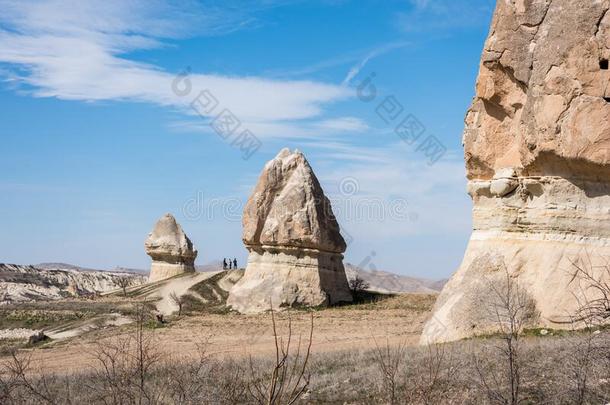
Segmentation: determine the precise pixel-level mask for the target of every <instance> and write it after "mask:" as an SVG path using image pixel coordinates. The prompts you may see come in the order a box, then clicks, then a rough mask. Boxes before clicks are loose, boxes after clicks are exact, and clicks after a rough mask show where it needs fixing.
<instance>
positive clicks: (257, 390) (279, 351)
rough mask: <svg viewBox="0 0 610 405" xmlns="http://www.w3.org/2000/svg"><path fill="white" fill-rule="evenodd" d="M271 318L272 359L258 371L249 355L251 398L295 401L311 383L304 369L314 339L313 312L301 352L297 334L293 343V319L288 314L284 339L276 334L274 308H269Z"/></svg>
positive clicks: (269, 402)
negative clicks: (269, 366)
mask: <svg viewBox="0 0 610 405" xmlns="http://www.w3.org/2000/svg"><path fill="white" fill-rule="evenodd" d="M271 322H272V324H273V338H274V343H275V361H274V362H273V364H272V365H271V369H270V370H269V371H266V372H263V373H261V372H259V371H257V370H256V367H255V365H254V361H253V359H252V357H250V362H249V366H250V376H251V378H250V382H249V383H248V393H249V394H250V397H251V398H252V400H254V401H255V402H256V403H258V404H266V405H280V404H282V405H284V404H286V405H290V404H294V403H296V402H297V401H298V400H299V399H300V398H301V397H302V396H303V394H305V392H306V391H307V389H308V387H309V383H310V374H306V371H307V364H308V362H309V358H310V355H311V344H312V342H313V313H312V314H311V325H310V329H309V341H308V343H307V348H306V350H305V352H304V353H302V340H301V337H300V336H299V339H298V342H297V344H296V345H294V346H293V341H292V339H293V336H292V335H293V333H292V320H291V319H290V318H288V337H287V338H286V342H284V339H283V338H282V337H280V336H279V335H278V332H277V327H276V322H275V314H274V311H273V310H271ZM261 374H262V375H261Z"/></svg>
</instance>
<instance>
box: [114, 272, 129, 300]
mask: <svg viewBox="0 0 610 405" xmlns="http://www.w3.org/2000/svg"><path fill="white" fill-rule="evenodd" d="M132 281H133V280H132V279H131V277H127V276H119V277H117V278H116V285H118V286H119V287H120V288H121V289H122V290H123V296H124V297H127V287H129V286H130V285H131V283H132Z"/></svg>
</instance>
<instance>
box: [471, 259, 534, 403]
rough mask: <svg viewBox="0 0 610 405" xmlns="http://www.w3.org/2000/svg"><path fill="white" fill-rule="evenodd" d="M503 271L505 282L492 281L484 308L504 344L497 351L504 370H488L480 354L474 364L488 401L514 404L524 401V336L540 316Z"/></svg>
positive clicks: (531, 302) (528, 297) (497, 347)
mask: <svg viewBox="0 0 610 405" xmlns="http://www.w3.org/2000/svg"><path fill="white" fill-rule="evenodd" d="M501 270H502V273H503V279H502V280H494V281H492V280H489V283H488V286H489V289H490V291H491V295H490V297H489V300H488V302H484V303H483V305H485V308H486V309H487V310H488V311H489V315H490V316H491V320H492V321H493V322H494V323H495V327H496V329H497V332H498V333H499V338H500V339H501V344H500V345H496V346H495V347H494V348H495V351H496V352H497V354H498V355H499V356H500V361H501V364H502V366H503V367H501V369H500V371H499V373H497V372H496V371H494V370H491V369H489V368H488V367H485V365H484V364H483V361H482V359H481V358H477V354H475V358H474V365H475V368H476V370H477V374H478V376H479V378H480V383H481V384H482V385H483V387H484V388H485V391H486V392H487V395H488V399H489V400H490V401H491V402H494V403H501V404H511V405H513V404H518V403H520V402H522V401H523V400H524V398H523V393H522V391H521V389H522V382H523V381H522V371H523V366H524V363H525V362H524V359H523V358H522V356H521V333H522V332H523V330H524V328H525V326H526V325H527V324H528V323H530V322H531V321H532V320H533V319H535V318H536V317H537V312H536V307H535V303H534V302H533V300H532V299H531V298H530V296H529V295H528V294H527V292H526V291H525V290H524V289H523V288H521V286H520V285H519V283H518V282H517V280H515V279H514V278H513V277H511V275H510V273H509V271H508V269H507V268H506V265H505V264H502V266H501ZM498 374H499V375H498Z"/></svg>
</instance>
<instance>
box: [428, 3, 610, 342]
mask: <svg viewBox="0 0 610 405" xmlns="http://www.w3.org/2000/svg"><path fill="white" fill-rule="evenodd" d="M609 8H610V1H608V0H599V1H591V0H553V1H551V0H512V1H498V2H497V6H496V11H495V15H494V19H493V22H492V27H491V31H490V34H489V37H488V39H487V42H486V44H485V49H484V51H483V56H482V60H481V66H480V73H479V78H478V81H477V85H476V97H475V99H474V101H473V103H472V106H471V108H470V110H469V111H468V113H467V116H466V129H465V132H464V139H463V141H464V149H465V160H466V168H467V176H468V179H469V185H468V192H469V194H470V195H471V197H472V199H473V203H474V209H473V226H474V230H473V234H472V237H471V240H470V243H469V246H468V249H467V252H466V254H465V257H464V261H463V263H462V265H461V267H460V268H459V270H458V271H457V272H456V273H455V274H454V276H453V277H452V279H451V280H450V281H449V283H448V284H447V285H446V287H445V289H444V290H443V292H442V293H441V295H440V297H439V299H438V302H437V304H436V307H435V312H434V316H433V318H432V319H431V320H430V321H429V322H428V324H427V325H426V327H425V329H424V332H423V335H422V343H427V342H439V341H448V340H455V339H460V338H463V337H467V336H471V335H474V334H478V333H486V332H487V331H489V330H491V329H493V326H494V325H492V324H490V323H489V322H488V321H485V320H484V317H483V316H482V313H481V311H482V308H481V304H480V302H481V298H482V297H484V296H485V295H486V294H489V291H488V289H486V287H485V283H484V282H483V279H485V280H487V279H491V280H494V279H499V278H500V277H501V276H502V275H501V273H502V272H501V271H499V270H498V269H499V268H501V267H502V268H503V266H504V265H505V266H506V268H507V269H508V271H509V273H510V275H511V277H513V278H514V279H516V280H518V282H519V284H521V285H522V286H523V287H524V288H525V289H526V290H527V292H528V294H529V295H530V296H531V298H532V299H533V300H534V302H535V304H536V309H537V310H538V311H539V314H540V317H539V319H538V320H537V321H536V322H537V324H539V325H540V326H545V327H546V326H548V327H551V328H561V327H566V325H568V323H567V322H568V320H569V318H570V316H571V315H574V313H575V311H576V310H577V307H578V305H579V304H578V302H577V299H576V297H579V299H580V300H582V298H584V297H582V296H581V294H582V288H581V287H582V286H579V285H578V283H574V282H572V283H570V281H571V278H572V274H573V271H574V267H573V264H572V262H573V261H577V260H582V259H583V258H584V257H591V260H592V261H593V262H594V263H595V262H598V261H600V260H602V258H603V257H608V255H610V104H609V102H608V101H607V100H606V99H605V98H607V97H610V86H608V84H609V83H610V70H608V69H607V60H608V59H609V58H610V13H608V10H609ZM498 262H501V263H503V265H502V266H499V265H497V263H498ZM477 301H478V302H479V304H476V302H477Z"/></svg>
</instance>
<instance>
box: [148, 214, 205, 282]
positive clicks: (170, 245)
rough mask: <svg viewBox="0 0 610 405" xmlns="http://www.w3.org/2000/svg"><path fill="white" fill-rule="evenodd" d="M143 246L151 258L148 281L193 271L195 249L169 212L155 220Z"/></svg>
mask: <svg viewBox="0 0 610 405" xmlns="http://www.w3.org/2000/svg"><path fill="white" fill-rule="evenodd" d="M145 248H146V254H148V255H149V256H150V257H151V258H152V265H151V268H150V277H149V282H154V281H159V280H164V279H166V278H170V277H173V276H176V275H178V274H182V273H189V272H194V271H195V258H197V250H196V249H194V248H193V243H192V242H191V240H190V239H189V238H188V237H187V236H186V234H185V233H184V231H183V230H182V227H181V226H180V225H179V224H178V223H177V222H176V218H174V217H173V216H172V215H171V214H166V215H164V216H163V217H162V218H161V219H160V220H159V221H158V222H157V224H156V225H155V228H154V229H153V231H152V233H151V234H150V235H149V236H148V239H147V240H146V243H145Z"/></svg>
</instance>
